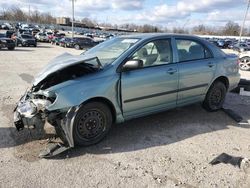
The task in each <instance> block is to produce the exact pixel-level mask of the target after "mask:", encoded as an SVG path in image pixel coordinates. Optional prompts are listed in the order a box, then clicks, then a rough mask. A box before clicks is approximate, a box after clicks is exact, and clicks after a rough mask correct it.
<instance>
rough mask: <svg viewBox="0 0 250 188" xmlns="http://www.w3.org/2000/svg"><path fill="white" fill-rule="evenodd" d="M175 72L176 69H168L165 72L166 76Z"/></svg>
mask: <svg viewBox="0 0 250 188" xmlns="http://www.w3.org/2000/svg"><path fill="white" fill-rule="evenodd" d="M175 72H177V69H173V68H170V69H168V70H167V73H168V74H174V73H175Z"/></svg>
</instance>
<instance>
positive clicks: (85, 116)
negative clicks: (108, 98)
mask: <svg viewBox="0 0 250 188" xmlns="http://www.w3.org/2000/svg"><path fill="white" fill-rule="evenodd" d="M111 125H112V114H111V112H110V109H109V108H108V107H107V106H106V105H105V104H103V103H100V102H90V103H87V104H85V105H83V106H82V107H81V108H80V109H79V111H78V112H77V115H76V117H75V120H74V126H73V138H74V142H75V144H76V145H80V146H88V145H92V144H96V143H98V142H99V141H101V140H102V139H103V138H104V137H105V136H106V134H107V133H108V131H109V130H110V128H111Z"/></svg>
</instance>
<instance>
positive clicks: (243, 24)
mask: <svg viewBox="0 0 250 188" xmlns="http://www.w3.org/2000/svg"><path fill="white" fill-rule="evenodd" d="M249 6H250V0H248V5H247V10H246V13H245V16H244V20H243V22H242V26H241V29H240V39H239V44H240V42H241V36H242V32H243V29H244V26H245V22H246V18H247V14H248V9H249Z"/></svg>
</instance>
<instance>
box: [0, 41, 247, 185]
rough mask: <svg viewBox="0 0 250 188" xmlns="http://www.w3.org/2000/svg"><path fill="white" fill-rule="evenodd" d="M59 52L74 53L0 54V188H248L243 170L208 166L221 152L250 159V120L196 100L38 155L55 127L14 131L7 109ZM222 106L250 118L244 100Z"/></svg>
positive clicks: (231, 99)
mask: <svg viewBox="0 0 250 188" xmlns="http://www.w3.org/2000/svg"><path fill="white" fill-rule="evenodd" d="M63 52H70V53H73V54H79V53H80V51H77V50H73V49H65V48H61V47H55V46H51V45H50V44H39V45H38V47H37V48H28V47H27V48H21V47H20V48H17V49H16V50H15V51H7V50H1V51H0V96H1V98H0V105H1V108H0V114H1V115H0V122H1V123H0V172H1V175H0V187H8V188H9V187H25V188H28V187H31V188H33V187H46V188H47V187H176V186H177V187H189V188H190V187H246V188H249V187H250V177H249V176H250V175H247V174H245V173H244V172H243V171H242V170H241V169H239V168H237V167H234V166H232V165H229V164H218V165H215V166H211V165H210V164H209V162H210V161H211V160H212V159H213V158H214V157H216V156H217V155H219V154H221V153H223V152H225V153H228V154H231V155H234V156H243V157H248V158H250V125H247V124H241V125H239V124H237V123H236V122H235V121H234V120H232V119H231V118H230V117H229V116H228V115H226V114H225V113H224V112H223V111H219V112H215V113H208V112H206V111H205V110H204V109H203V108H202V107H201V106H200V105H199V104H195V105H192V106H188V107H184V108H180V109H174V110H170V111H167V112H164V113H161V114H157V115H153V116H149V117H145V118H140V119H136V120H133V121H129V122H126V123H124V124H122V125H115V126H114V127H113V129H112V131H111V132H110V134H109V135H108V137H107V138H105V139H104V140H103V141H102V142H101V143H99V144H97V145H95V146H91V147H87V148H75V149H72V150H70V151H67V152H66V153H65V154H63V155H60V156H59V157H56V158H53V159H49V160H48V159H40V158H38V157H37V155H38V153H39V151H41V150H42V149H44V148H45V146H46V145H47V140H46V139H47V138H49V137H51V136H53V129H52V128H51V127H49V126H46V133H43V132H42V131H41V130H40V131H37V130H27V129H26V130H24V131H22V132H17V131H16V130H15V128H14V126H13V123H12V119H13V118H12V110H13V108H14V105H15V102H16V101H17V100H18V99H19V97H20V96H21V95H22V94H23V93H24V92H25V90H26V89H27V88H28V87H29V86H30V83H31V80H32V79H33V76H34V75H36V74H37V73H38V71H39V70H40V69H41V68H42V67H43V66H44V65H45V64H46V63H47V62H48V61H49V60H50V59H52V58H53V57H55V56H57V55H59V54H61V53H63ZM244 77H245V78H248V79H250V73H247V72H245V73H244ZM225 106H227V107H229V108H231V109H233V110H235V111H237V112H238V113H239V114H241V115H242V116H243V117H244V119H245V120H248V121H249V120H250V97H242V96H239V95H238V94H235V93H229V94H228V95H227V100H226V103H225Z"/></svg>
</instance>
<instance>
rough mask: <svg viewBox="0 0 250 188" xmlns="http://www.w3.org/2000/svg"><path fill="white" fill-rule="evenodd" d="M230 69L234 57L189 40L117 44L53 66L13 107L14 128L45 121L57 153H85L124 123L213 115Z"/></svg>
mask: <svg viewBox="0 0 250 188" xmlns="http://www.w3.org/2000/svg"><path fill="white" fill-rule="evenodd" d="M238 69H239V68H238V57H237V56H235V55H227V54H225V53H224V52H222V51H221V50H220V49H219V48H217V47H215V46H214V45H213V44H210V43H209V42H207V41H205V40H203V39H201V38H198V37H195V36H190V35H173V34H141V35H128V36H121V37H117V38H113V39H110V40H108V41H106V42H103V43H101V44H99V45H97V46H96V47H94V48H92V49H90V50H88V51H86V52H85V53H83V54H81V55H78V56H73V55H70V54H63V55H61V56H59V57H57V58H55V59H54V60H53V61H52V62H51V63H49V64H48V65H47V66H46V67H45V68H44V70H42V71H41V73H40V74H39V75H38V76H37V77H36V78H35V80H34V83H33V86H32V87H31V89H30V90H29V91H28V92H27V93H26V94H25V95H24V96H23V97H22V98H21V100H20V101H19V102H18V104H17V107H16V108H15V112H14V117H15V120H14V122H15V125H16V127H17V129H18V130H21V129H23V128H24V126H25V125H34V124H43V123H44V121H45V120H47V121H48V122H49V123H50V124H51V125H52V126H54V127H55V129H56V131H57V134H58V135H59V136H60V138H61V139H62V140H63V142H64V146H63V147H64V148H71V147H74V146H75V145H83V146H86V145H91V144H95V143H97V142H99V141H100V140H101V139H103V138H104V136H105V135H106V134H107V133H108V131H109V130H110V128H111V126H112V125H113V124H115V123H121V122H124V121H126V120H129V119H132V118H137V117H141V116H145V115H149V114H153V113H157V112H161V111H164V110H167V109H172V108H176V107H180V106H185V105H189V104H192V103H196V102H201V103H203V106H204V107H205V108H206V109H207V110H209V111H215V110H218V109H220V108H221V107H222V105H223V102H224V99H225V95H226V92H227V91H230V90H232V89H234V88H235V87H236V86H237V84H238V82H239V80H240V75H239V73H238V71H239V70H238ZM60 148H61V151H63V149H62V147H61V146H60ZM54 151H55V149H54V150H53V151H52V150H51V152H49V153H47V154H46V155H43V156H51V155H54V154H55V153H56V152H54Z"/></svg>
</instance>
